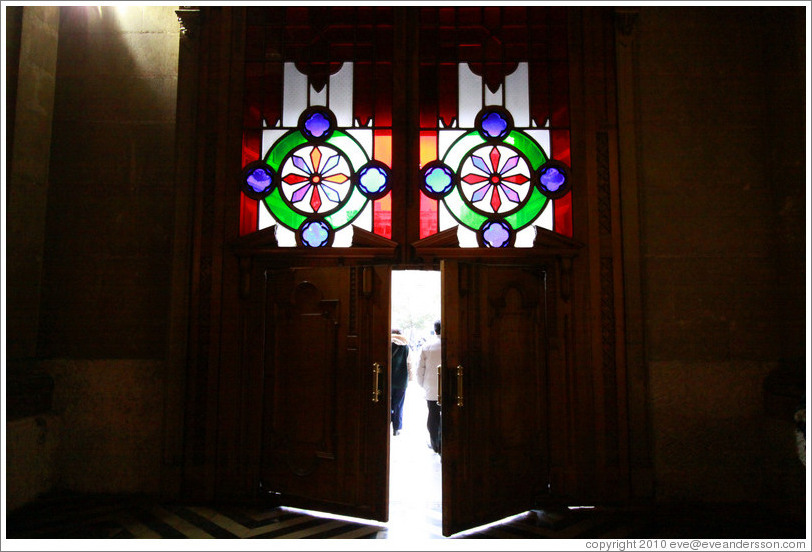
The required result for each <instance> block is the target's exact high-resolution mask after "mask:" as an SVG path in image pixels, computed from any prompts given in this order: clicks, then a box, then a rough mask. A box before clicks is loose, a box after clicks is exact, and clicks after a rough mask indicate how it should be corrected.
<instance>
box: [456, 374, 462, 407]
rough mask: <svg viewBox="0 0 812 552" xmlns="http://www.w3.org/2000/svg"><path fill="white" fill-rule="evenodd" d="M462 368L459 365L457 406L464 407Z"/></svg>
mask: <svg viewBox="0 0 812 552" xmlns="http://www.w3.org/2000/svg"><path fill="white" fill-rule="evenodd" d="M462 403H463V400H462V366H460V365H457V406H462Z"/></svg>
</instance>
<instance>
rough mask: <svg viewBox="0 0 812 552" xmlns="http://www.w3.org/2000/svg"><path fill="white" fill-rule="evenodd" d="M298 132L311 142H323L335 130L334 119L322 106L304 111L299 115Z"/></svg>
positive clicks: (330, 112)
mask: <svg viewBox="0 0 812 552" xmlns="http://www.w3.org/2000/svg"><path fill="white" fill-rule="evenodd" d="M298 126H299V130H300V131H301V133H302V135H304V137H305V138H307V140H308V141H311V142H323V141H325V140H327V139H328V138H330V136H332V134H333V132H334V131H335V130H336V117H335V115H334V114H333V112H332V111H330V110H329V109H327V108H326V107H324V106H315V107H310V108H308V109H305V110H304V111H303V112H302V114H301V115H299V125H298Z"/></svg>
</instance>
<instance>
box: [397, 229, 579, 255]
mask: <svg viewBox="0 0 812 552" xmlns="http://www.w3.org/2000/svg"><path fill="white" fill-rule="evenodd" d="M412 247H413V248H414V250H415V254H416V256H417V257H418V258H419V259H422V260H424V261H432V260H438V259H449V258H482V259H484V258H513V257H518V258H521V257H539V256H546V257H575V256H576V255H577V254H578V251H579V250H580V249H581V248H583V247H584V244H583V243H581V242H579V241H578V240H574V239H572V238H569V237H567V236H563V235H561V234H557V233H555V232H553V231H551V230H547V229H546V228H541V227H539V226H537V227H536V238H535V240H534V241H533V247H508V248H501V249H495V248H485V247H476V248H475V247H460V243H459V239H458V237H457V227H456V226H454V227H452V228H448V229H446V230H443V231H442V232H439V233H437V234H434V235H432V236H428V237H426V238H423V239H422V240H418V241H416V242H413V243H412Z"/></svg>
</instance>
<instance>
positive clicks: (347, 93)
mask: <svg viewBox="0 0 812 552" xmlns="http://www.w3.org/2000/svg"><path fill="white" fill-rule="evenodd" d="M352 67H353V65H352V63H345V64H344V65H343V66H342V67H341V69H339V70H338V72H337V73H336V74H335V75H332V76H331V77H330V98H329V100H330V101H329V103H328V107H329V108H330V109H331V110H332V112H333V113H334V114H335V116H336V122H337V124H338V126H340V127H350V126H352V124H353V123H352V77H353V70H352Z"/></svg>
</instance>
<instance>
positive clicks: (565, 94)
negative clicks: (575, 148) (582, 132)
mask: <svg viewBox="0 0 812 552" xmlns="http://www.w3.org/2000/svg"><path fill="white" fill-rule="evenodd" d="M550 76H551V90H552V92H551V94H552V98H551V99H552V103H553V113H552V126H553V127H563V128H567V127H569V126H570V109H569V107H570V87H569V82H570V81H569V67H568V66H567V64H566V62H558V63H554V64H551V66H550Z"/></svg>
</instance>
